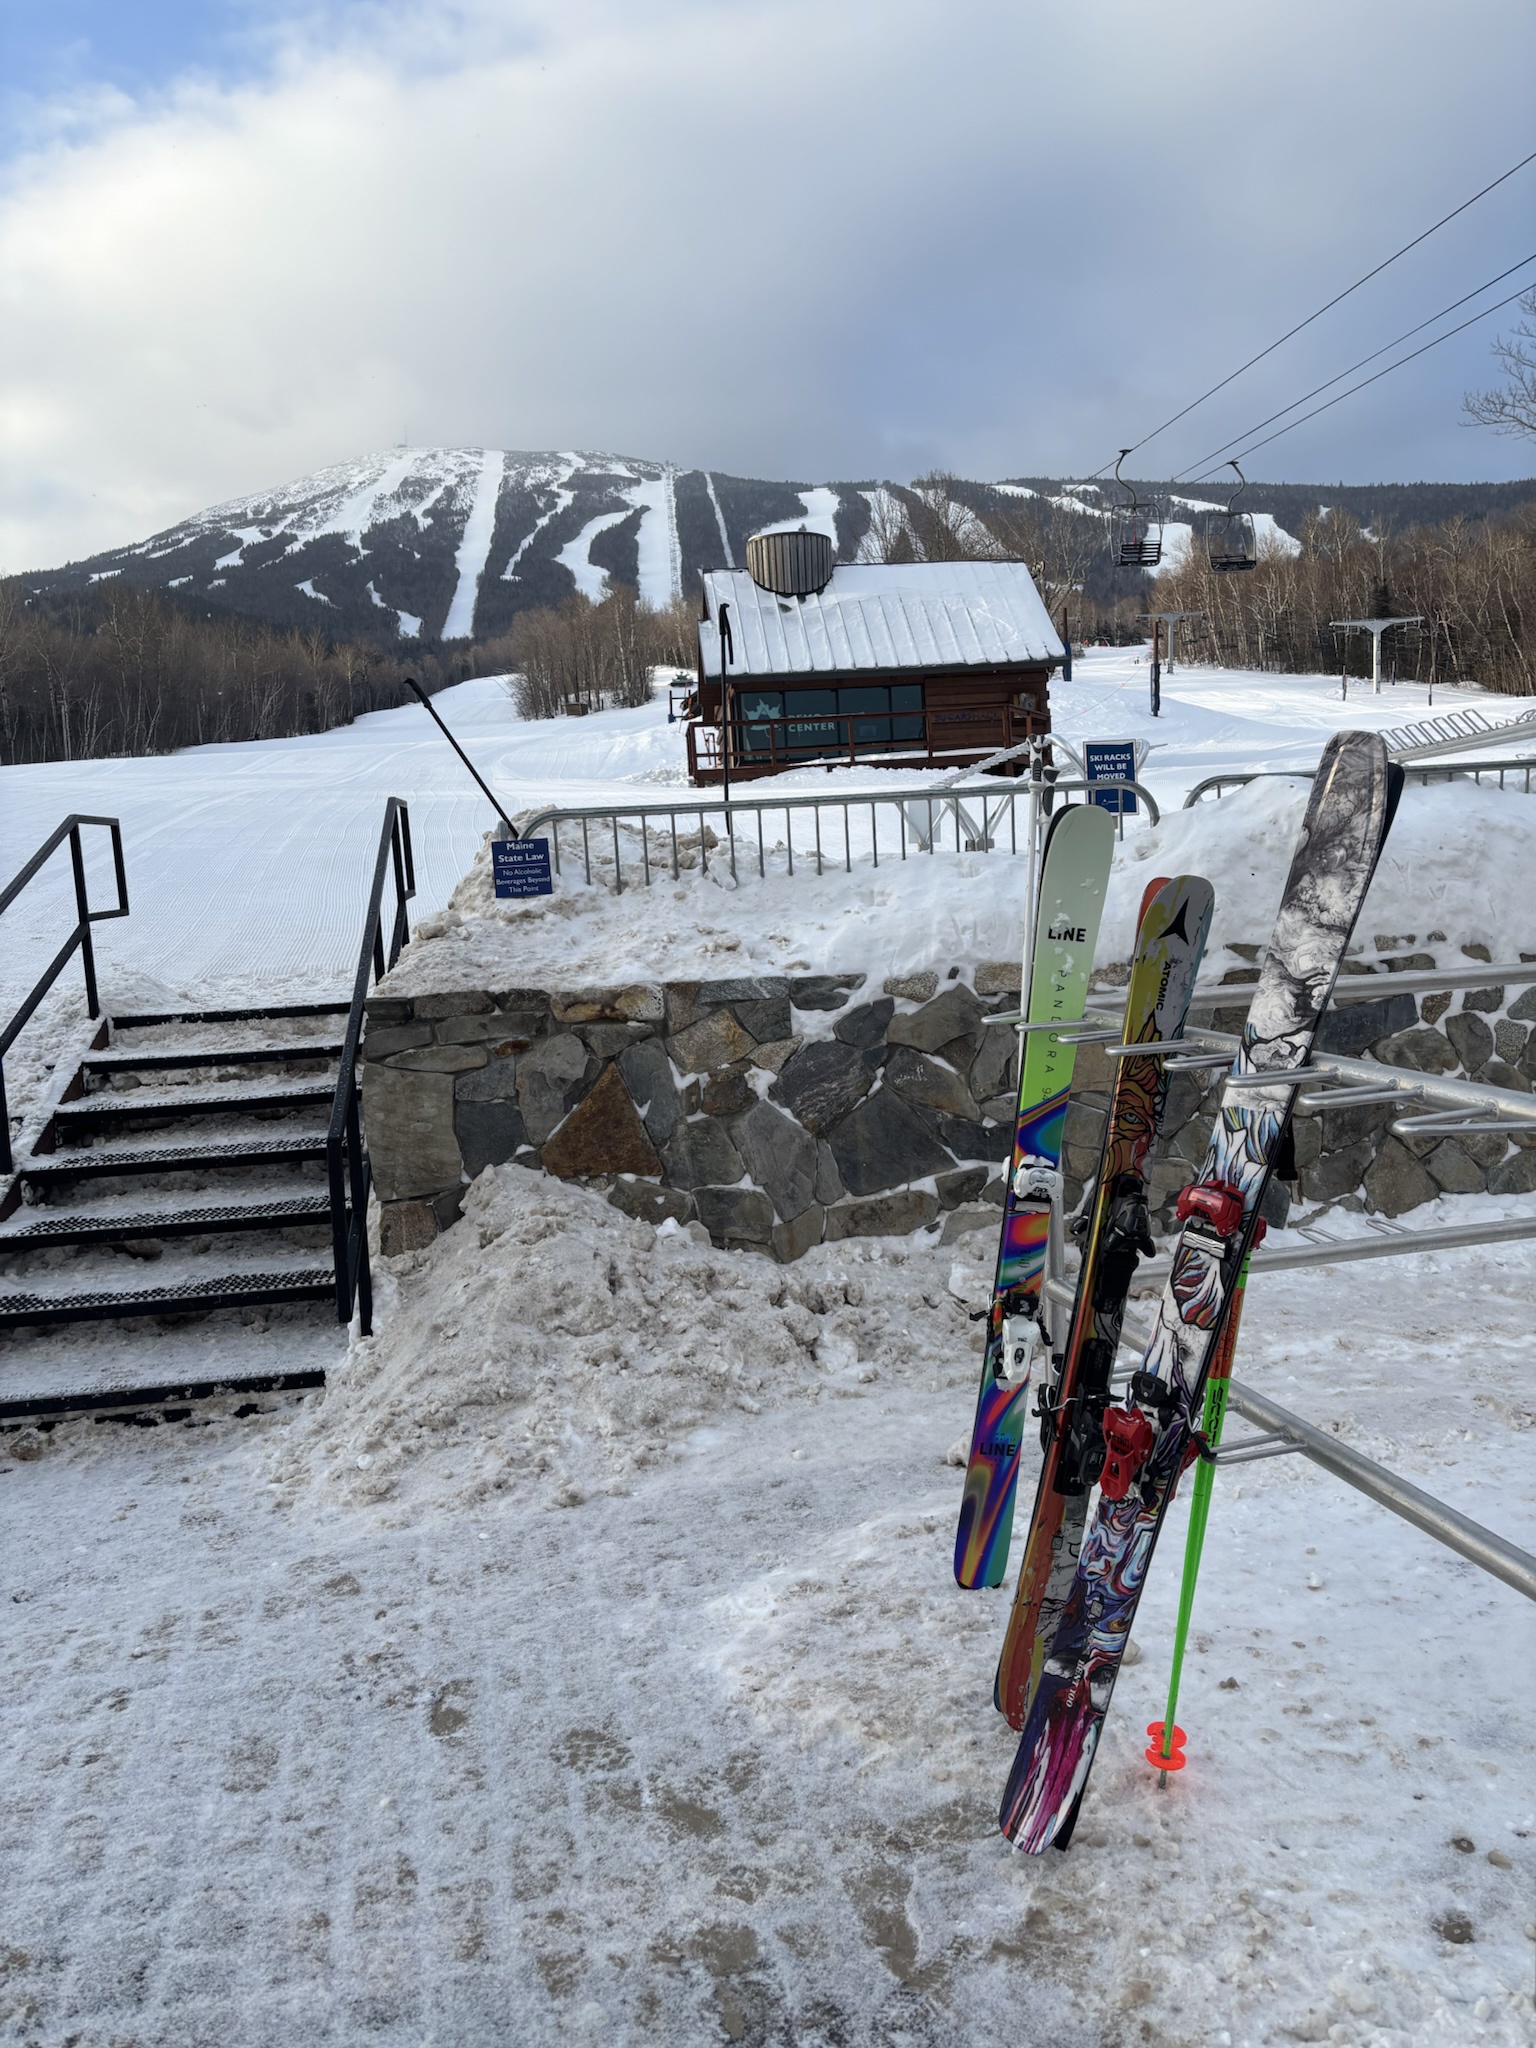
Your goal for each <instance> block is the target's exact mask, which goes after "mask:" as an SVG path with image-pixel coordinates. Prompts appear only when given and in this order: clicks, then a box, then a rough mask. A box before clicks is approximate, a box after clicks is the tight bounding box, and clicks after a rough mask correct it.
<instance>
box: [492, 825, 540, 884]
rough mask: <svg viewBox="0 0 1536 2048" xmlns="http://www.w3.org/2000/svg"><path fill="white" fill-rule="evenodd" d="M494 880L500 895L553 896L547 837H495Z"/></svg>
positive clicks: (493, 842)
mask: <svg viewBox="0 0 1536 2048" xmlns="http://www.w3.org/2000/svg"><path fill="white" fill-rule="evenodd" d="M491 880H492V881H493V883H494V884H495V888H496V894H497V895H498V896H553V895H554V893H555V882H554V877H553V876H552V875H551V874H550V871H549V841H548V840H547V839H493V840H492V841H491Z"/></svg>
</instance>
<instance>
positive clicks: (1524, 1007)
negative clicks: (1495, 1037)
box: [1509, 984, 1536, 1024]
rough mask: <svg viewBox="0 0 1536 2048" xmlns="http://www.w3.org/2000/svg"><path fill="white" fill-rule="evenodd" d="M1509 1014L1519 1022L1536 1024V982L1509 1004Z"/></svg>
mask: <svg viewBox="0 0 1536 2048" xmlns="http://www.w3.org/2000/svg"><path fill="white" fill-rule="evenodd" d="M1509 1014H1510V1016H1511V1017H1513V1019H1514V1020H1515V1022H1516V1023H1517V1024H1536V984H1533V985H1532V986H1531V987H1530V988H1528V989H1527V990H1526V991H1525V993H1524V994H1523V995H1520V996H1517V997H1516V998H1515V1000H1514V1001H1513V1002H1512V1003H1511V1004H1510V1006H1509Z"/></svg>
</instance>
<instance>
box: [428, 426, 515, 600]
mask: <svg viewBox="0 0 1536 2048" xmlns="http://www.w3.org/2000/svg"><path fill="white" fill-rule="evenodd" d="M505 466H506V456H505V455H504V454H503V452H502V451H501V449H499V448H486V449H483V450H482V451H481V455H480V475H479V478H478V480H477V482H476V484H475V494H474V497H473V498H472V499H471V500H470V507H469V517H468V518H467V519H466V520H465V522H464V538H463V539H462V540H461V541H460V542H459V552H458V554H457V556H456V557H455V558H454V568H455V569H456V571H457V572H458V578H459V581H458V587H457V588H456V589H455V591H454V593H453V602H452V604H450V605H449V607H448V616H447V618H446V619H445V620H444V621H443V638H444V639H445V640H468V639H469V638H470V636H471V635H472V634H473V632H474V630H475V597H476V594H477V593H478V591H479V588H480V577H481V575H482V573H483V572H484V569H485V558H486V556H487V555H488V554H489V553H490V552H491V535H492V533H493V532H494V530H495V526H496V500H497V498H498V497H499V496H500V494H501V475H502V470H503V469H504V468H505Z"/></svg>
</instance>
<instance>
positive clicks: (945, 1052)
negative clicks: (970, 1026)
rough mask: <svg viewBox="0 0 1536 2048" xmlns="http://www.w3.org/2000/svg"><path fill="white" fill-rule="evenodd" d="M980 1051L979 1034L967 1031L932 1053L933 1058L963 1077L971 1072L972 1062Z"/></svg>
mask: <svg viewBox="0 0 1536 2048" xmlns="http://www.w3.org/2000/svg"><path fill="white" fill-rule="evenodd" d="M980 1049H981V1033H980V1032H979V1031H967V1032H964V1033H962V1035H961V1036H960V1037H959V1038H951V1039H950V1040H948V1042H947V1043H946V1044H944V1045H941V1046H940V1047H939V1048H938V1049H937V1051H936V1052H935V1053H934V1058H935V1059H938V1060H943V1061H944V1063H945V1065H946V1066H950V1067H953V1068H954V1070H955V1072H956V1073H957V1074H959V1075H961V1076H964V1075H966V1074H969V1072H970V1071H971V1065H972V1062H973V1061H974V1060H975V1058H976V1055H977V1053H978V1052H979V1051H980Z"/></svg>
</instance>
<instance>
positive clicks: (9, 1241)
mask: <svg viewBox="0 0 1536 2048" xmlns="http://www.w3.org/2000/svg"><path fill="white" fill-rule="evenodd" d="M330 1216H331V1204H330V1198H329V1196H328V1195H325V1194H319V1193H316V1194H306V1195H273V1196H268V1197H266V1198H264V1199H262V1200H259V1201H255V1202H214V1203H208V1204H205V1205H203V1206H201V1207H193V1208H181V1209H163V1210H155V1209H133V1210H126V1211H121V1212H118V1213H114V1212H112V1211H111V1210H106V1209H103V1210H102V1211H100V1212H99V1213H93V1212H92V1211H90V1210H88V1209H86V1210H49V1211H48V1212H47V1213H46V1214H45V1215H43V1216H41V1217H38V1218H36V1219H35V1220H34V1221H31V1222H28V1223H24V1224H22V1225H21V1227H20V1228H19V1229H18V1228H7V1227H6V1226H5V1225H3V1224H0V1254H3V1253H5V1252H7V1251H30V1250H34V1249H36V1248H37V1247H39V1246H43V1245H67V1244H87V1243H111V1242H112V1241H113V1240H114V1239H116V1238H124V1237H161V1236H167V1237H169V1236H176V1237H194V1236H201V1235H204V1234H206V1235H208V1236H215V1235H217V1234H218V1232H219V1231H221V1230H231V1229H235V1230H238V1229H254V1228H256V1227H258V1226H259V1225H262V1224H270V1225H272V1226H273V1227H276V1228H281V1227H282V1226H283V1225H285V1224H293V1223H304V1222H323V1223H328V1222H329V1221H330Z"/></svg>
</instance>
